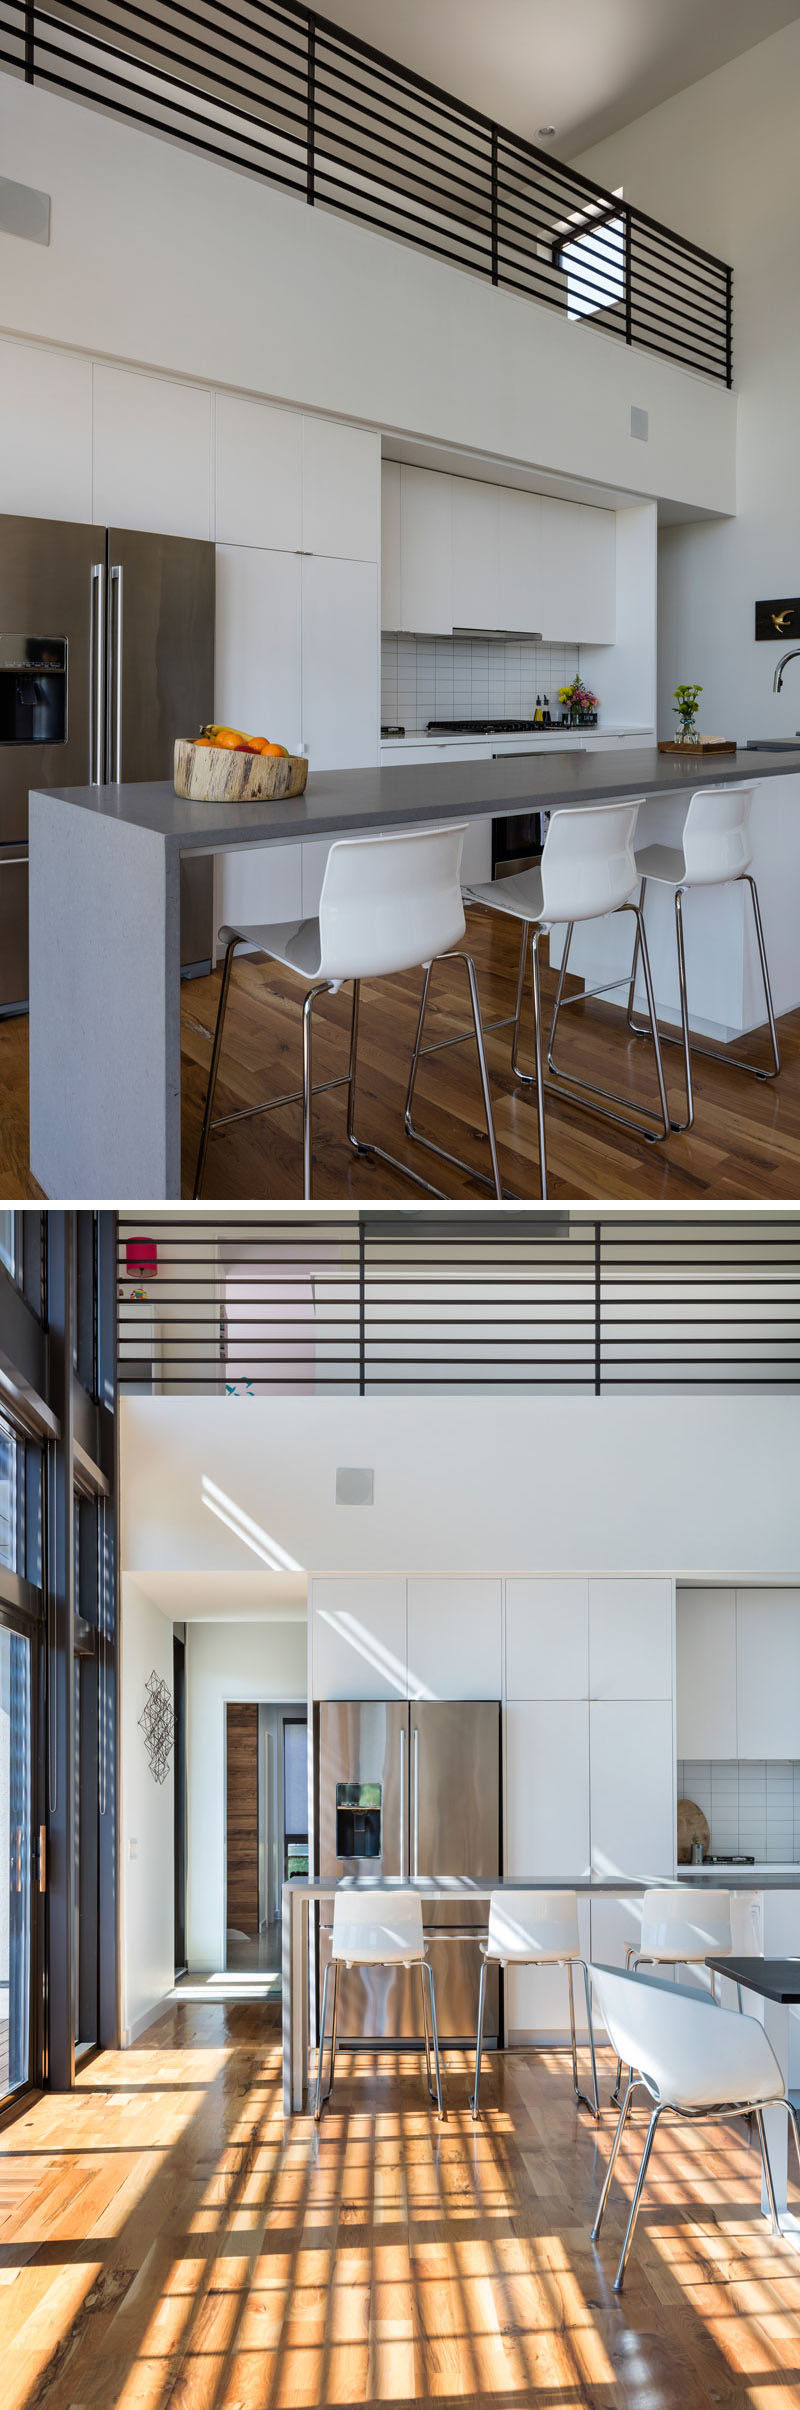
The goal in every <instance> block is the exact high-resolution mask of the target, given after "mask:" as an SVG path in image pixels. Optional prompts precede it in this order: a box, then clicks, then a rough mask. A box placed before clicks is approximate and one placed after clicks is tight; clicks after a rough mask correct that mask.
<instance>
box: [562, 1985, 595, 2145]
mask: <svg viewBox="0 0 800 2410" xmlns="http://www.w3.org/2000/svg"><path fill="white" fill-rule="evenodd" d="M580 1964H581V1966H582V1967H583V1975H584V1983H585V1986H586V2009H587V2014H588V2018H589V2041H590V2044H591V2052H592V2073H593V2076H594V2100H593V2101H592V2100H589V2098H588V2095H587V2093H585V2092H582V2091H581V2087H580V2082H579V2078H578V2044H577V2039H576V2034H575V1989H574V1985H573V1980H572V1959H571V1958H568V1959H567V1979H568V1983H569V2038H570V2045H571V2049H572V2089H573V2092H574V2094H575V2099H576V2101H577V2103H578V2106H579V2108H581V2107H582V2108H584V2109H590V2110H591V2113H592V2116H593V2117H594V2118H597V2117H599V2114H600V2103H599V2100H598V2098H597V2068H596V2065H595V2056H594V2035H593V2032H592V2009H591V2001H590V1998H589V1975H588V1970H587V1967H586V1965H585V1963H584V1960H583V1959H581V1961H580Z"/></svg>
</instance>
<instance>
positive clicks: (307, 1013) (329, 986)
mask: <svg viewBox="0 0 800 2410" xmlns="http://www.w3.org/2000/svg"><path fill="white" fill-rule="evenodd" d="M340 984H341V983H340V981H339V980H338V979H321V980H320V981H319V983H318V985H317V986H316V987H310V988H309V990H308V994H307V995H306V996H304V998H303V1196H304V1199H305V1201H306V1203H308V1200H309V1198H310V1196H311V1175H312V1160H311V1107H312V1102H313V1087H312V1081H311V1015H312V1012H313V1010H314V1005H315V1003H316V999H317V997H318V996H331V995H333V994H334V993H335V990H336V988H337V987H339V985H340Z"/></svg>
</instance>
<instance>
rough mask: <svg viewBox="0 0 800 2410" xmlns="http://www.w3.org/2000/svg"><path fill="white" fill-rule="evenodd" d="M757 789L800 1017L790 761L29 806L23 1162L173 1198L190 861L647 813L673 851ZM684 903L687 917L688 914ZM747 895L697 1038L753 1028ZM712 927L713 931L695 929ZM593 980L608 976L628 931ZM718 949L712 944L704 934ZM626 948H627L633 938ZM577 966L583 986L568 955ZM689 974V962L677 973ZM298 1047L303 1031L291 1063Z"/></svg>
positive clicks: (451, 772)
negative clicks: (702, 796)
mask: <svg viewBox="0 0 800 2410" xmlns="http://www.w3.org/2000/svg"><path fill="white" fill-rule="evenodd" d="M743 781H747V782H748V783H749V782H751V781H755V782H756V784H757V793H756V802H755V807H754V822H753V826H754V837H755V843H756V855H755V861H754V868H755V872H756V876H757V878H758V882H759V888H760V891H761V902H762V911H763V917H764V924H765V930H766V938H767V946H768V950H769V955H770V968H771V973H772V982H773V991H774V998H775V1007H776V1011H777V1012H784V1011H788V1010H789V1009H790V1008H791V1007H792V1006H794V1005H795V1004H797V1003H800V957H798V950H797V944H796V926H797V899H798V896H799V895H800V808H798V807H800V775H799V774H798V772H797V771H792V770H789V769H787V756H786V754H785V753H781V752H776V753H774V754H770V753H761V752H759V753H758V754H753V753H748V752H747V751H745V750H741V751H739V752H738V753H736V754H725V755H720V756H716V757H715V756H711V757H709V758H707V759H705V760H702V761H692V762H682V761H680V760H679V759H678V758H677V757H676V756H675V755H663V754H659V753H658V752H657V750H656V749H655V748H653V747H651V748H649V749H647V750H643V751H642V752H637V751H619V752H617V751H615V750H613V749H612V750H609V751H608V752H605V753H600V754H598V753H581V754H576V753H563V752H562V753H559V754H556V755H549V756H548V755H543V754H533V755H526V756H524V757H522V758H517V759H505V760H492V761H473V762H447V761H443V762H441V763H439V762H437V763H435V764H430V765H427V766H424V767H422V766H420V767H417V768H410V767H405V768H394V767H392V768H384V769H380V770H378V769H372V770H353V771H336V772H318V773H316V774H314V773H312V774H311V776H310V777H309V780H308V785H307V788H306V791H305V794H304V795H303V796H300V797H298V798H297V799H295V800H294V801H288V802H283V803H279V802H271V803H249V804H226V805H212V804H204V803H191V802H188V801H185V800H184V799H182V798H181V797H180V796H178V795H176V794H175V791H174V788H173V787H172V785H171V784H170V783H169V782H168V781H166V780H164V781H160V782H155V783H153V784H147V785H119V786H115V785H105V786H87V787H67V788H49V789H40V790H34V791H33V792H32V793H31V797H30V874H29V875H30V966H31V967H30V1129H31V1139H30V1161H31V1171H32V1173H33V1175H34V1178H35V1179H36V1180H37V1181H38V1182H39V1184H40V1186H41V1187H42V1189H43V1190H44V1193H45V1195H46V1196H48V1197H52V1198H62V1197H71V1198H74V1199H76V1200H78V1201H81V1200H90V1201H97V1202H100V1201H101V1200H106V1201H110V1202H117V1201H118V1200H119V1199H120V1198H125V1197H136V1198H139V1199H141V1200H145V1199H153V1200H161V1199H162V1198H170V1197H180V1193H181V1185H180V1103H181V1097H180V903H179V882H180V865H181V859H182V857H183V856H184V855H187V854H190V853H210V854H225V853H229V852H231V851H233V850H234V849H236V848H238V847H244V848H252V847H254V846H258V847H262V846H264V847H268V846H270V845H275V846H285V845H287V844H301V843H303V842H304V841H305V840H306V839H309V838H328V839H329V840H333V839H334V838H336V837H337V836H344V835H348V834H352V833H359V832H363V831H366V830H373V831H379V830H381V829H393V828H406V827H413V826H420V825H424V824H429V823H430V822H432V821H448V820H461V819H463V820H466V821H470V820H478V819H485V818H486V817H487V816H489V817H491V816H493V815H508V814H514V813H526V812H531V811H542V810H545V811H551V810H556V809H563V808H567V809H580V807H581V806H582V805H586V804H590V803H609V802H612V801H614V800H617V799H620V798H622V797H625V796H629V797H633V796H641V797H642V798H644V799H645V801H644V805H643V810H642V813H641V814H640V832H641V835H642V838H643V840H645V841H649V839H650V838H651V837H653V836H655V835H658V836H662V835H663V834H664V833H665V831H670V832H671V833H672V837H673V842H675V841H676V839H677V835H678V832H679V829H680V824H681V817H682V815H683V813H684V812H685V809H686V802H687V799H688V797H689V796H690V795H691V794H692V793H693V791H694V790H695V788H698V787H702V786H715V785H731V784H741V783H742V782H743ZM695 900H696V899H693V902H694V901H695ZM743 901H744V899H743V895H742V892H741V891H740V890H736V891H733V890H730V889H729V890H727V891H726V893H725V894H724V895H723V896H721V897H716V898H715V897H702V898H700V899H699V914H698V920H697V928H696V931H695V939H696V940H697V942H699V944H700V947H701V955H702V964H703V969H704V978H705V985H706V989H708V990H709V991H710V990H711V988H712V987H714V986H716V989H717V990H718V992H719V995H720V996H721V997H722V999H723V1002H722V1009H721V1010H720V1011H719V1013H718V1015H717V1017H711V1016H710V1014H709V1010H708V1006H707V1004H706V1002H705V997H704V995H703V994H701V998H700V1008H699V1009H700V1013H701V1015H702V1016H703V1017H702V1018H701V1020H700V1026H701V1027H706V1028H709V1027H710V1028H712V1029H713V1030H715V1031H716V1033H717V1034H722V1035H724V1034H731V1035H738V1034H739V1032H740V1030H742V1029H745V1028H747V1027H748V1026H750V1025H751V1022H749V1021H748V1017H747V1016H748V1010H750V1011H751V1020H752V1017H755V1018H758V1012H757V1010H756V1008H755V1006H754V1005H753V1003H752V998H753V997H754V996H755V993H756V986H755V976H754V968H755V966H754V964H753V963H752V962H751V959H750V955H749V953H748V951H747V949H746V945H745V935H744V921H743ZM715 909H716V912H717V915H718V918H717V920H716V921H713V920H712V919H709V918H708V916H709V915H711V914H712V913H713V911H714V910H715ZM606 929H608V930H610V931H611V932H612V934H611V935H610V937H609V939H608V941H607V945H606V952H607V953H608V955H609V961H608V966H606V963H605V961H604V976H607V977H612V976H615V975H617V972H618V948H619V944H620V942H621V924H620V923H615V924H604V932H605V930H606ZM712 929H713V930H714V931H715V935H714V938H713V943H712V939H711V936H710V935H709V932H710V931H711V930H712ZM626 942H627V943H628V944H629V939H627V940H626ZM651 947H652V951H653V956H654V975H655V984H656V995H657V1001H658V1004H659V1008H660V1010H661V1011H663V1012H669V1011H670V1010H672V1011H673V1014H674V1008H675V996H676V984H675V982H674V981H672V963H671V956H670V955H669V952H668V950H667V948H666V946H665V945H664V946H662V943H661V933H660V932H659V929H658V928H656V929H655V930H654V933H653V937H652V939H651ZM575 968H576V969H578V970H579V971H581V972H585V974H586V975H587V976H589V975H592V976H596V972H595V971H594V970H593V966H592V963H591V961H588V960H587V962H586V963H585V962H584V960H583V959H582V958H581V959H579V958H578V956H577V954H576V956H575ZM690 973H691V959H690ZM299 1045H300V1032H299V1021H298V1059H299Z"/></svg>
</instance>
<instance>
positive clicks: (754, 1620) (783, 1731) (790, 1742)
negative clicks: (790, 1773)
mask: <svg viewBox="0 0 800 2410" xmlns="http://www.w3.org/2000/svg"><path fill="white" fill-rule="evenodd" d="M736 1661H737V1692H738V1719H737V1721H738V1747H737V1752H736V1754H737V1756H739V1757H784V1758H796V1757H797V1755H798V1747H797V1729H798V1699H800V1591H798V1590H737V1593H736ZM731 1754H733V1752H731Z"/></svg>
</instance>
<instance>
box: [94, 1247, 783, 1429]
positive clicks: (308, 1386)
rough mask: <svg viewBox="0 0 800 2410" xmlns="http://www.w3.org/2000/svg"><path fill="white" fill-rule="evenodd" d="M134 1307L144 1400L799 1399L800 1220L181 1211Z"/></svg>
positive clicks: (131, 1348)
mask: <svg viewBox="0 0 800 2410" xmlns="http://www.w3.org/2000/svg"><path fill="white" fill-rule="evenodd" d="M143 1236H146V1237H148V1238H149V1239H151V1240H155V1243H156V1250H157V1270H156V1271H155V1273H154V1274H153V1275H152V1276H144V1278H143V1279H142V1280H139V1279H138V1278H137V1276H136V1255H135V1250H133V1251H132V1256H131V1261H132V1262H133V1266H134V1270H133V1273H132V1272H131V1263H130V1261H129V1259H128V1256H127V1242H128V1241H129V1239H130V1238H132V1237H138V1238H139V1239H141V1238H142V1237H143ZM142 1289H144V1292H145V1293H144V1294H141V1293H138V1294H137V1291H139V1292H141V1290H142ZM118 1313H119V1381H120V1385H121V1387H122V1388H123V1389H124V1390H128V1391H131V1392H134V1393H136V1392H146V1391H150V1392H162V1393H164V1394H167V1395H168V1394H173V1393H184V1394H185V1395H187V1396H197V1395H203V1394H205V1395H212V1396H214V1395H225V1394H226V1393H227V1394H230V1395H233V1396H242V1395H248V1394H252V1395H256V1396H280V1395H284V1394H296V1395H313V1394H318V1395H320V1396H328V1395H330V1394H331V1392H340V1393H342V1394H352V1393H355V1394H360V1395H362V1396H364V1395H366V1394H369V1395H370V1396H379V1395H404V1394H405V1395H407V1394H414V1393H430V1392H438V1393H441V1394H443V1395H447V1396H450V1395H452V1394H453V1393H454V1392H457V1391H461V1392H466V1393H473V1392H476V1391H479V1392H482V1393H494V1394H496V1395H505V1394H508V1393H513V1394H519V1392H520V1391H522V1392H528V1393H531V1394H537V1393H541V1392H544V1391H550V1392H555V1393H567V1394H569V1393H573V1392H581V1391H583V1392H588V1393H590V1394H592V1393H593V1394H594V1395H595V1396H600V1395H606V1394H609V1393H620V1392H625V1391H628V1392H630V1391H644V1392H650V1393H656V1394H660V1393H667V1394H669V1393H672V1394H675V1393H676V1392H693V1391H697V1390H704V1391H709V1392H712V1393H713V1392H718V1391H724V1392H731V1391H733V1392H736V1391H740V1392H741V1391H753V1390H763V1391H772V1392H783V1391H785V1390H786V1389H797V1388H800V1214H794V1213H792V1214H785V1215H774V1216H769V1217H767V1216H763V1217H759V1216H757V1215H738V1214H735V1215H728V1214H724V1215H722V1214H720V1215H715V1214H714V1213H713V1212H708V1213H703V1214H701V1215H697V1216H694V1215H685V1214H682V1213H681V1214H677V1213H676V1214H672V1215H670V1214H663V1215H662V1214H658V1213H648V1214H641V1215H637V1214H636V1213H631V1214H628V1213H621V1214H615V1215H613V1216H611V1215H609V1216H608V1217H604V1218H602V1219H596V1218H594V1217H592V1216H591V1215H590V1214H582V1213H577V1214H558V1213H556V1214H549V1213H548V1214H545V1215H542V1214H527V1213H514V1212H512V1211H509V1210H506V1211H505V1212H504V1213H503V1214H502V1216H500V1217H498V1216H495V1215H494V1214H493V1213H491V1212H490V1213H483V1214H478V1215H473V1214H471V1213H459V1214H458V1215H451V1214H448V1213H447V1212H446V1211H443V1212H440V1213H436V1212H434V1213H426V1212H419V1211H417V1210H416V1209H415V1208H413V1207H411V1208H407V1209H406V1210H405V1211H404V1212H402V1213H401V1214H398V1215H395V1214H393V1213H373V1214H370V1213H368V1212H366V1213H362V1214H359V1213H357V1212H355V1211H354V1212H352V1213H344V1214H339V1215H337V1214H327V1213H315V1214H314V1215H313V1216H306V1217H304V1216H303V1215H302V1214H295V1215H291V1214H281V1213H275V1214H272V1213H265V1214H263V1215H254V1216H249V1215H239V1214H235V1215H234V1214H232V1215H230V1216H219V1215H215V1214H208V1215H206V1214H197V1213H194V1214H192V1215H180V1214H169V1213H165V1214H164V1215H163V1216H156V1217H155V1218H154V1219H148V1220H145V1221H144V1222H143V1223H142V1222H140V1223H137V1224H134V1223H132V1222H130V1221H129V1220H127V1219H126V1220H124V1221H122V1222H121V1224H120V1233H119V1307H118Z"/></svg>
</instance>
